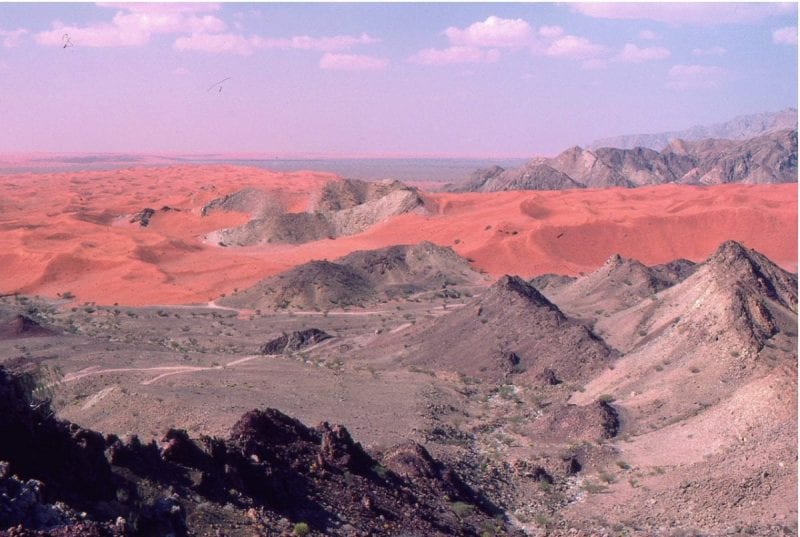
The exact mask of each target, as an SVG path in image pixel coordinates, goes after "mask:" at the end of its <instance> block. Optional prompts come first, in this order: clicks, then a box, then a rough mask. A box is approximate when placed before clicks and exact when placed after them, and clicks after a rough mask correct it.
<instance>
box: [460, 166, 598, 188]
mask: <svg viewBox="0 0 800 537" xmlns="http://www.w3.org/2000/svg"><path fill="white" fill-rule="evenodd" d="M583 187H584V185H582V184H580V183H577V182H575V181H574V180H573V179H572V178H570V177H569V176H568V175H566V174H565V173H562V172H561V171H558V170H556V169H554V168H553V167H551V166H548V165H547V164H543V163H542V162H540V161H538V160H536V159H534V160H532V161H530V162H528V163H527V164H525V166H523V167H522V168H515V169H512V170H504V169H503V168H500V167H499V166H496V167H494V168H489V169H487V170H480V171H478V172H477V173H476V174H474V176H473V177H472V178H471V179H470V181H469V182H467V183H466V184H464V185H460V186H457V187H454V188H453V190H454V191H456V192H498V191H502V190H565V189H568V188H583Z"/></svg>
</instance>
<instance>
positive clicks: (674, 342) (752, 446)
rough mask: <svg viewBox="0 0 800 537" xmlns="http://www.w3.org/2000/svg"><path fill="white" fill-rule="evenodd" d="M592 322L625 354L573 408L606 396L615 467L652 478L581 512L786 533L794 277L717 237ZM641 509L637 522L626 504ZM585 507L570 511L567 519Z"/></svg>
mask: <svg viewBox="0 0 800 537" xmlns="http://www.w3.org/2000/svg"><path fill="white" fill-rule="evenodd" d="M597 326H598V327H600V328H602V329H605V330H606V331H607V333H608V336H607V339H608V340H609V341H611V342H615V343H616V344H617V346H618V347H620V348H623V349H625V350H627V351H628V352H627V353H626V354H625V355H624V356H623V357H622V358H620V359H619V360H618V361H617V362H616V363H615V364H614V368H613V370H612V369H609V370H606V371H604V372H601V373H600V374H599V375H598V376H597V377H596V378H594V379H593V380H592V381H591V382H589V383H588V384H587V385H585V386H584V387H582V388H581V390H579V391H577V392H575V393H573V395H572V397H571V398H570V402H571V403H573V404H576V405H577V406H578V407H581V408H589V407H590V406H591V405H593V404H595V401H596V400H597V399H598V398H600V399H604V400H611V399H613V400H614V402H613V407H614V409H615V410H616V411H617V412H618V415H619V416H620V434H621V435H622V436H623V437H624V438H625V441H624V442H619V443H617V444H616V447H617V448H618V449H619V450H620V453H619V459H620V460H622V461H625V464H626V465H629V466H631V467H632V468H633V469H635V470H636V472H638V474H637V475H647V472H648V471H651V470H652V469H655V470H656V471H655V472H651V474H650V475H654V476H656V477H654V478H652V479H648V480H647V483H646V486H643V487H635V486H632V487H627V486H625V485H624V484H620V485H612V486H610V487H609V489H608V490H607V491H606V494H604V495H602V498H598V499H597V500H596V501H594V502H592V505H591V511H594V512H597V510H598V509H601V510H603V511H604V512H606V513H608V515H609V520H610V523H611V522H617V523H623V524H625V522H624V521H626V520H631V519H637V520H639V521H640V523H644V524H645V525H646V526H648V527H659V526H660V527H663V526H664V525H669V524H673V522H670V521H674V520H675V515H674V513H676V512H678V513H681V519H680V523H681V524H682V525H685V526H686V527H695V528H699V529H702V531H701V533H702V534H704V535H723V534H728V535H731V534H739V533H741V534H750V535H762V536H767V535H776V534H780V533H785V532H786V529H787V528H791V531H790V532H793V531H794V528H796V524H797V518H796V517H797V457H796V452H797V277H796V275H794V274H790V273H788V272H786V271H784V270H782V269H780V268H779V267H777V266H776V265H774V264H773V263H772V262H771V261H769V260H768V259H767V258H766V257H764V256H763V255H761V254H759V253H758V252H756V251H754V250H750V249H748V248H745V247H744V246H742V245H741V244H739V243H736V242H733V241H727V242H725V243H723V244H722V245H721V246H720V247H719V248H718V249H717V251H716V252H715V253H714V254H712V255H711V256H710V257H709V258H708V259H707V260H706V261H705V262H704V263H702V264H700V265H699V266H697V268H696V270H695V271H694V273H693V274H691V275H690V276H688V277H687V278H686V279H685V280H683V281H681V282H679V283H676V284H675V285H673V286H671V287H669V288H667V289H665V290H663V291H661V292H659V293H657V294H656V295H655V298H654V299H649V298H648V299H645V300H643V301H642V302H641V303H640V304H637V305H634V306H632V307H631V308H629V309H627V310H623V311H621V312H619V313H617V314H616V315H613V316H611V317H610V318H607V319H602V320H601V321H600V322H598V323H597ZM535 426H536V424H534V427H535ZM648 469H650V470H648ZM645 502H646V503H647V505H648V507H647V511H646V512H647V516H646V519H643V515H642V512H641V509H640V508H637V507H635V506H641V505H642V504H643V503H645ZM589 513H590V508H589V505H578V504H573V505H571V506H569V507H567V508H566V509H565V510H564V512H563V514H564V515H565V516H567V517H570V518H574V519H580V518H582V517H584V516H587V515H588V514H589Z"/></svg>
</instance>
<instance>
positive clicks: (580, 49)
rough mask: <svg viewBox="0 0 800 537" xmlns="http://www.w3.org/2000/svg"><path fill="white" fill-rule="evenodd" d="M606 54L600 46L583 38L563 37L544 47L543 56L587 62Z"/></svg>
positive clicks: (604, 49)
mask: <svg viewBox="0 0 800 537" xmlns="http://www.w3.org/2000/svg"><path fill="white" fill-rule="evenodd" d="M605 53H606V48H605V47H604V46H602V45H598V44H596V43H592V42H591V41H589V40H588V39H586V38H585V37H578V36H575V35H565V36H563V37H559V38H558V39H556V40H555V41H553V42H551V43H550V44H548V45H546V46H545V48H544V54H545V55H547V56H552V57H555V58H569V59H573V60H588V59H590V58H595V57H597V56H601V55H603V54H605Z"/></svg>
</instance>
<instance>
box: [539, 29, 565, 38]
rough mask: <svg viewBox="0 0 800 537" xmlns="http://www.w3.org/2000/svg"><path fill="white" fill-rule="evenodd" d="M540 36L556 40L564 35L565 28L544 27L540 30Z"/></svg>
mask: <svg viewBox="0 0 800 537" xmlns="http://www.w3.org/2000/svg"><path fill="white" fill-rule="evenodd" d="M539 35H540V36H542V37H544V38H545V39H556V38H557V37H561V36H562V35H564V28H562V27H561V26H542V27H541V28H539Z"/></svg>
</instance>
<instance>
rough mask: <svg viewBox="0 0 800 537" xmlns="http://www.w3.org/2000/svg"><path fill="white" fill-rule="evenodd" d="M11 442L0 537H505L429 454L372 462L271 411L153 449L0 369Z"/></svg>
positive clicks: (1, 481)
mask: <svg viewBox="0 0 800 537" xmlns="http://www.w3.org/2000/svg"><path fill="white" fill-rule="evenodd" d="M0 435H2V438H3V439H4V440H3V442H2V443H1V444H0V461H2V462H0V491H2V492H3V493H2V495H1V496H0V534H6V532H5V531H4V530H7V529H9V528H16V527H17V526H18V525H21V526H22V528H21V529H19V530H11V531H9V532H8V533H7V535H15V536H26V535H54V536H55V535H84V536H89V535H96V536H105V535H133V536H139V535H141V536H152V535H175V536H181V535H183V536H185V535H213V534H214V532H216V534H217V535H221V534H224V535H231V536H234V535H242V536H244V535H353V534H361V535H400V534H407V535H412V534H414V535H453V534H458V535H475V536H477V535H480V534H481V532H482V531H486V528H491V529H492V532H493V533H492V534H493V535H507V534H508V533H507V532H506V527H505V522H504V521H503V517H502V516H500V517H499V518H496V516H497V515H499V514H500V511H499V510H498V509H497V508H496V507H494V506H493V505H492V504H491V503H489V502H488V501H487V500H485V499H484V498H483V497H482V496H481V495H480V494H479V493H478V492H476V491H474V490H473V489H471V488H469V487H468V486H467V485H465V484H464V482H463V481H462V480H461V479H460V478H459V476H458V475H456V474H455V473H454V472H453V471H451V470H450V469H449V468H447V467H445V466H444V465H443V464H442V463H440V462H438V461H437V460H435V459H433V458H432V457H431V456H430V455H429V454H428V452H427V451H426V450H425V448H423V447H422V446H420V445H418V444H411V443H409V444H403V445H399V446H396V447H394V448H391V449H388V450H386V451H385V452H384V453H381V454H376V455H373V454H370V453H368V452H367V451H365V450H364V449H363V448H362V447H361V445H360V444H359V443H357V442H355V441H354V440H353V439H352V437H351V436H350V434H349V433H348V431H347V429H345V428H344V427H342V426H339V425H329V424H328V423H321V424H320V425H319V426H317V427H315V428H309V427H306V426H305V425H303V424H302V423H300V422H299V421H297V420H295V419H293V418H290V417H289V416H286V415H284V414H282V413H281V412H279V411H277V410H274V409H266V410H253V411H251V412H247V413H246V414H244V415H243V416H242V417H241V419H240V420H239V421H238V422H237V423H236V424H234V426H233V428H232V430H231V433H230V435H229V436H228V438H226V439H219V438H210V437H201V438H197V439H191V438H189V436H188V435H187V433H186V432H185V431H183V430H179V429H170V430H169V431H167V432H166V434H165V435H164V437H163V438H162V439H161V442H158V443H157V442H155V441H153V442H151V443H147V444H145V443H142V442H141V441H140V440H139V439H138V438H137V437H136V436H130V437H127V438H123V439H121V438H118V437H116V436H114V435H108V436H106V437H103V436H102V435H100V434H99V433H96V432H94V431H90V430H86V429H82V428H80V427H78V426H77V425H75V424H72V423H68V422H64V421H59V420H56V419H55V418H53V416H52V413H50V412H49V409H48V407H47V405H38V406H32V405H31V404H30V400H29V399H28V398H27V396H26V392H25V389H24V385H23V384H21V383H20V382H19V380H18V379H17V378H15V377H13V376H11V375H9V374H8V373H7V372H6V371H5V370H3V369H0ZM39 530H41V532H40V533H37V531H39Z"/></svg>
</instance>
